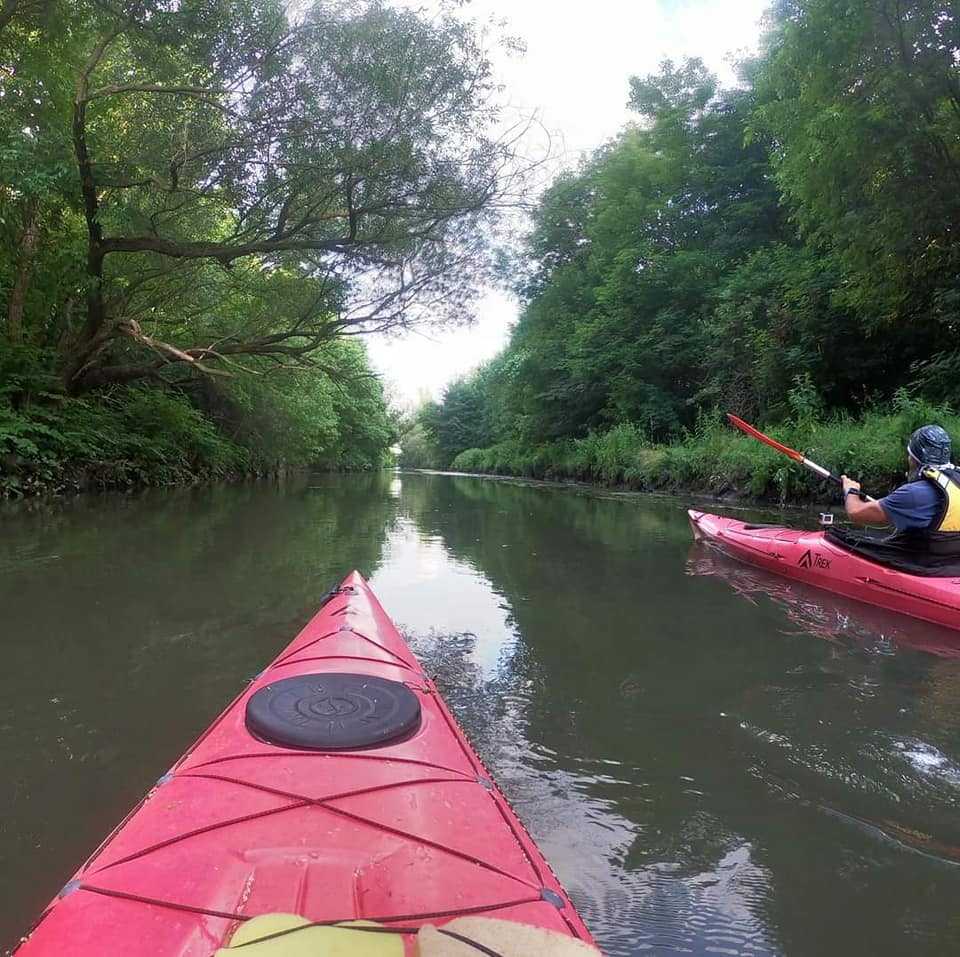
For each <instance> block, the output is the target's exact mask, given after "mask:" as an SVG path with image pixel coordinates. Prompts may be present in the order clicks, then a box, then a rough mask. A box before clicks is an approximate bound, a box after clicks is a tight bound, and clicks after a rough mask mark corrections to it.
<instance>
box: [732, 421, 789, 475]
mask: <svg viewBox="0 0 960 957" xmlns="http://www.w3.org/2000/svg"><path fill="white" fill-rule="evenodd" d="M727 418H728V419H729V420H730V423H731V425H735V426H736V427H737V428H738V429H739V430H740V431H741V432H745V433H746V434H747V435H749V436H752V437H753V438H755V439H757V440H759V441H760V442H763V443H764V444H765V445H769V446H770V448H771V449H776V450H777V451H778V452H782V453H783V454H784V455H789V456H790V458H792V459H793V461H794V462H800V463H801V464H802V463H803V459H804V457H803V453H802V452H798V451H797V450H796V449H791V448H790V447H789V446H788V445H782V444H781V443H780V442H778V441H777V440H776V439H771V438H770V436H769V435H764V434H763V432H761V431H760V430H759V429H755V428H754V427H753V426H752V425H751V424H750V423H749V422H744V421H743V419H741V418H739V417H738V416H736V415H734V414H733V413H732V412H728V413H727Z"/></svg>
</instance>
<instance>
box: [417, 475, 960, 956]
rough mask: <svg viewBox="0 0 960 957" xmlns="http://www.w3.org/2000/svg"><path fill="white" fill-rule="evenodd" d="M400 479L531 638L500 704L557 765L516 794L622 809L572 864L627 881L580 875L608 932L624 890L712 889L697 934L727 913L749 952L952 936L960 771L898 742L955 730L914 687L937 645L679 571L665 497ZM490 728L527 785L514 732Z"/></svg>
mask: <svg viewBox="0 0 960 957" xmlns="http://www.w3.org/2000/svg"><path fill="white" fill-rule="evenodd" d="M403 502H404V505H403V507H404V509H405V511H407V512H408V513H409V515H410V517H412V518H413V519H414V520H415V521H416V522H417V524H418V526H419V527H420V528H421V530H422V531H423V533H424V534H429V535H431V536H441V537H442V538H443V540H444V542H445V545H446V547H447V548H448V549H449V550H450V551H451V552H452V553H453V554H454V555H455V556H457V557H458V558H460V559H461V560H465V561H468V562H469V563H471V564H472V565H473V566H475V567H477V568H478V569H480V570H482V572H483V574H484V575H485V576H486V577H487V578H488V579H489V580H490V582H491V583H492V585H493V588H494V589H495V590H496V591H497V592H499V593H500V594H502V595H503V596H504V597H505V598H506V599H507V601H508V602H509V605H510V608H511V610H512V614H513V618H514V621H515V623H516V627H517V630H518V632H519V633H520V635H521V640H520V642H519V643H518V645H517V647H516V651H515V652H514V653H513V655H512V657H511V658H510V660H509V661H508V662H506V663H505V665H504V675H502V676H501V677H500V679H499V681H500V684H501V687H500V688H499V689H498V690H499V691H500V692H502V693H504V694H506V695H507V696H508V699H509V701H508V704H509V707H510V709H511V711H510V713H511V715H512V719H511V720H512V724H508V725H506V727H508V728H513V731H512V732H511V733H513V734H514V740H515V741H517V740H519V741H522V742H523V744H524V746H525V747H528V748H529V749H530V753H529V754H528V755H526V756H525V758H524V761H525V762H526V764H527V766H528V767H527V777H529V768H530V767H533V768H534V769H536V768H538V767H542V768H543V769H544V773H545V774H549V775H550V778H551V780H552V781H554V782H558V783H557V784H556V787H557V788H558V789H561V790H563V789H568V793H567V794H566V796H565V798H564V800H563V801H551V800H550V799H549V797H546V796H545V794H546V792H545V790H544V789H540V790H539V791H537V789H536V788H534V789H533V790H534V791H536V794H537V800H538V801H539V802H540V805H541V807H540V808H538V807H533V806H529V807H527V808H524V807H521V812H522V813H524V814H525V816H527V817H528V818H530V817H531V815H532V817H533V820H534V821H536V820H537V816H538V815H539V814H541V812H543V813H545V812H546V811H545V809H548V810H549V811H552V812H554V813H565V814H576V813H578V811H576V810H574V808H581V809H582V808H586V811H584V812H583V813H585V814H586V816H587V818H588V820H585V821H584V822H583V826H584V830H585V832H589V833H592V834H594V835H596V836H599V839H600V840H601V841H602V840H603V838H602V835H601V831H602V830H603V828H607V829H609V830H611V831H617V832H618V833H617V836H616V841H614V842H611V843H608V844H602V843H601V844H600V845H598V846H600V847H601V848H602V853H605V854H607V856H608V857H609V860H608V861H606V862H605V867H606V875H604V874H601V873H600V872H599V871H598V870H597V869H596V868H595V866H593V864H592V862H590V861H589V860H584V863H583V865H582V868H581V870H582V871H583V873H584V877H585V880H587V881H590V880H593V881H606V883H607V884H608V885H610V886H612V887H616V888H618V890H619V892H621V893H622V894H623V895H624V896H623V897H622V898H618V899H617V900H615V901H611V900H610V899H607V900H600V899H599V897H598V898H595V899H593V900H591V899H590V895H591V893H593V891H592V890H591V889H590V888H588V887H586V886H582V887H581V888H580V889H581V890H582V893H583V894H584V895H585V897H586V899H587V907H586V910H587V911H588V915H589V914H590V913H591V911H592V912H593V915H594V918H595V920H596V919H599V921H600V924H601V926H603V927H604V929H605V930H606V931H608V932H609V934H610V935H612V936H611V937H609V938H608V940H611V939H612V940H616V936H615V935H616V928H615V927H614V923H615V917H614V915H615V914H621V915H625V914H627V913H629V914H630V915H631V916H630V917H629V920H628V925H629V926H632V927H633V928H637V927H642V926H644V924H645V923H646V922H650V923H651V924H652V925H657V922H662V926H663V927H664V928H666V927H667V925H669V926H670V927H674V928H675V926H676V921H677V920H678V919H679V915H682V914H684V913H687V914H688V915H691V914H692V915H695V914H696V913H697V911H698V908H700V909H701V910H702V911H703V912H704V913H702V914H701V918H702V920H701V923H703V921H706V924H705V925H703V926H701V927H700V929H699V930H697V928H695V927H694V926H693V924H691V926H690V927H689V928H688V930H689V933H690V934H691V935H693V936H691V937H690V938H688V939H686V943H687V944H689V943H690V942H691V940H699V941H700V944H701V945H704V941H707V940H709V938H710V935H711V933H720V934H722V933H723V932H729V933H732V934H733V935H734V937H735V936H736V934H738V933H739V934H741V935H746V934H749V933H753V932H756V933H757V934H759V936H758V937H757V938H756V939H754V940H753V942H752V943H751V944H750V946H749V947H748V946H747V945H748V941H747V937H746V936H742V937H741V938H740V945H742V948H743V949H744V952H762V951H763V950H764V948H774V949H779V948H781V947H782V948H783V949H786V950H788V951H790V952H791V953H819V952H824V951H836V950H839V949H841V948H846V949H848V950H853V951H855V952H870V953H878V954H879V953H887V954H889V953H899V952H902V950H903V949H904V947H905V946H909V947H910V949H911V950H912V951H913V952H917V953H939V952H942V950H943V947H944V942H945V941H952V942H953V943H954V944H955V943H957V942H960V931H958V929H957V927H956V926H955V923H954V919H953V913H954V904H953V901H954V900H955V896H956V893H957V891H958V890H960V878H958V876H957V874H956V873H954V869H953V868H952V866H951V865H949V864H947V863H945V861H946V860H947V859H949V855H940V854H937V853H931V849H936V848H937V847H940V848H943V847H952V846H954V845H955V844H958V843H960V825H957V823H956V821H955V814H954V812H953V808H954V807H955V802H956V798H957V789H958V787H960V775H958V779H957V780H956V781H953V780H952V779H951V777H950V775H949V774H941V775H940V776H939V777H937V776H936V775H931V774H929V773H928V771H927V770H924V768H923V766H922V763H921V764H917V763H913V764H911V763H910V761H909V759H907V758H905V757H904V754H905V753H909V747H910V745H909V742H910V741H920V742H925V741H928V740H931V739H935V740H938V741H940V742H941V748H940V751H939V752H938V753H940V754H941V755H943V754H946V755H949V753H950V752H951V748H952V751H953V753H956V751H957V745H958V741H960V737H958V735H957V733H956V732H957V724H956V722H954V723H953V724H951V725H950V726H948V727H946V728H945V727H943V726H942V725H938V724H937V722H936V721H934V720H931V716H930V712H929V709H926V708H925V706H924V705H923V701H924V700H925V699H926V698H927V697H928V696H929V692H930V690H931V687H932V685H931V681H930V675H931V671H932V670H933V669H932V665H933V662H934V659H931V658H929V657H928V656H926V655H923V654H918V653H916V652H913V651H910V650H906V651H904V650H902V649H901V650H898V649H897V648H896V647H893V648H891V646H890V645H889V643H886V644H885V643H884V642H883V640H880V639H878V640H876V641H873V642H870V641H868V640H865V641H856V642H846V643H844V642H841V643H837V644H834V645H832V646H825V645H824V644H823V643H822V642H818V641H815V640H813V639H811V638H810V637H809V635H807V634H805V633H803V632H804V628H803V624H802V622H801V623H799V625H798V624H797V623H794V625H793V626H791V627H785V623H784V620H783V616H782V612H781V611H780V610H779V609H777V608H776V607H775V606H772V605H770V604H767V603H761V604H759V605H757V606H752V605H750V604H748V603H747V602H744V601H742V599H739V598H737V597H736V596H735V595H733V594H731V593H730V592H729V591H728V590H726V589H724V588H721V587H718V583H716V582H710V581H705V580H702V579H697V578H690V577H688V576H685V575H684V574H683V572H684V568H685V563H686V557H687V552H688V549H689V532H688V528H687V524H686V520H685V517H684V515H683V513H682V510H681V509H679V508H678V507H677V506H676V505H674V504H673V503H670V502H662V503H649V504H647V503H645V504H643V505H642V506H638V505H637V504H636V503H635V502H632V501H630V500H621V501H617V500H614V501H608V500H603V499H597V498H593V497H590V496H588V495H579V494H576V493H571V492H564V491H555V490H542V489H539V488H531V487H524V486H522V485H513V484H510V483H502V482H490V481H482V480H476V479H453V480H451V479H449V478H447V477H439V476H437V477H424V478H423V479H421V478H419V477H418V478H415V479H405V480H404V494H403ZM867 627H869V626H867ZM789 631H792V632H794V634H793V635H792V636H791V635H789V634H785V632H789ZM797 632H800V634H797ZM464 705H465V707H466V708H467V709H468V710H467V713H469V704H468V702H464ZM937 711H938V713H941V712H942V708H939V709H937ZM499 731H500V732H502V731H503V728H502V727H500V728H499ZM482 733H484V734H485V736H486V737H488V738H492V737H495V736H496V734H497V733H498V732H497V731H496V730H494V731H490V730H486V731H485V732H482ZM944 739H945V740H944ZM903 741H906V742H908V745H903V744H902V742H903ZM489 744H490V746H492V747H494V748H495V749H496V754H497V757H496V767H497V769H498V774H501V770H500V769H501V768H502V767H506V768H507V769H508V771H507V782H506V783H507V784H508V785H509V786H510V787H517V786H519V787H520V788H521V791H522V790H523V787H524V785H523V783H522V781H523V780H524V778H523V775H521V774H519V773H518V774H517V775H516V777H515V779H511V778H510V768H511V758H510V754H509V751H510V748H509V745H506V746H504V745H501V746H499V747H498V746H497V745H496V743H495V742H493V741H491V742H489ZM904 747H906V748H907V750H906V752H905V751H904ZM513 760H514V761H516V759H515V758H514V759H513ZM527 790H528V791H530V787H529V785H527ZM604 809H606V810H604ZM624 824H626V825H627V827H626V829H624ZM878 824H879V827H878ZM591 828H593V829H594V830H593V831H591ZM538 833H539V832H538ZM545 849H546V850H547V852H548V855H549V854H554V855H559V856H560V857H561V859H562V857H563V854H564V850H563V848H551V846H550V843H549V840H548V843H547V846H546V848H545ZM580 850H581V851H582V852H583V853H584V854H586V855H589V854H590V848H580ZM942 862H943V863H942ZM611 866H612V868H613V874H614V875H615V877H614V879H613V880H612V881H611V879H610V877H609V873H610V867H611ZM710 888H713V890H709V889H710ZM717 888H723V890H722V891H721V890H718V889H717ZM574 890H575V891H576V890H577V888H576V887H575V888H574ZM710 894H712V895H713V897H712V898H709V895H710ZM704 895H707V896H704ZM718 895H719V896H718ZM601 896H602V895H601ZM607 897H608V898H609V893H608V894H607ZM720 898H722V900H721V899H720ZM581 899H583V898H581ZM710 908H713V910H712V911H710ZM724 908H727V910H724ZM668 910H669V911H670V913H668V912H667V911H668ZM706 911H710V913H711V914H712V916H704V914H705V913H706ZM734 912H736V913H738V914H739V915H740V916H739V917H737V918H736V919H735V918H734V916H731V915H733V914H734ZM811 914H819V915H820V917H819V919H818V920H811V919H810V915H811ZM598 915H599V918H598ZM725 915H726V916H725ZM683 919H684V920H686V919H687V918H683ZM690 919H691V920H693V923H694V924H695V923H696V920H694V919H693V918H690ZM698 919H700V918H698ZM727 920H729V921H733V922H734V924H736V927H735V928H734V929H733V930H731V929H730V927H727V930H726V931H724V930H723V926H722V925H723V924H724V921H727ZM751 921H754V922H755V924H753V925H751ZM621 923H622V922H621ZM731 926H732V925H731ZM751 927H752V928H753V929H752V931H751ZM665 933H666V931H665ZM697 934H700V936H699V937H697V936H696V935H697ZM771 941H776V942H777V943H776V945H774V944H773V943H771ZM654 942H656V940H655V941H654ZM659 942H660V945H661V946H664V945H665V944H667V943H670V940H669V937H663V938H661V939H660V941H659ZM676 943H678V945H679V943H680V942H679V941H677V942H676ZM620 946H622V947H623V950H622V952H624V953H628V952H630V951H629V948H628V947H627V944H626V942H624V941H621V944H620ZM704 946H705V945H704ZM751 947H752V948H753V951H750V948H751ZM618 952H621V951H618Z"/></svg>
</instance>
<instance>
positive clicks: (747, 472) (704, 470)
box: [450, 396, 960, 505]
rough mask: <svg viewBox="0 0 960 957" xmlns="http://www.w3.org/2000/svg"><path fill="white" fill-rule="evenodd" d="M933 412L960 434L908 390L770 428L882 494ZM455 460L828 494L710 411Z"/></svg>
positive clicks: (651, 484) (703, 486)
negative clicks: (651, 434) (650, 431)
mask: <svg viewBox="0 0 960 957" xmlns="http://www.w3.org/2000/svg"><path fill="white" fill-rule="evenodd" d="M928 422H939V423H940V424H942V425H943V426H944V428H946V429H947V431H948V432H950V433H951V434H952V435H954V436H956V437H960V416H957V415H955V414H954V413H953V412H952V410H951V409H950V408H948V407H945V406H935V405H931V404H929V403H926V402H923V401H921V400H916V399H911V398H909V397H906V396H902V397H900V398H899V399H898V400H897V401H896V402H895V404H894V405H893V407H892V408H890V409H888V410H883V411H875V412H868V413H866V414H865V415H864V416H863V418H862V419H860V420H853V419H850V418H847V417H839V416H838V417H834V418H832V419H829V420H826V421H818V420H816V419H814V418H811V417H805V418H798V419H795V420H793V421H791V422H788V423H786V424H782V425H779V426H776V427H772V428H770V429H769V430H768V431H769V433H770V434H771V435H772V436H773V437H774V438H777V439H778V440H780V441H781V442H784V443H786V444H787V445H790V446H792V447H793V448H797V449H801V450H803V451H804V452H805V454H806V455H808V456H809V457H810V458H811V459H813V460H815V461H818V462H820V463H822V464H824V465H826V466H827V467H828V468H831V469H833V470H834V471H838V472H844V471H846V472H848V473H849V474H850V475H851V476H856V477H858V478H860V479H861V480H862V481H863V483H864V486H865V488H867V489H868V490H872V491H875V492H876V493H877V494H882V493H884V492H885V491H886V490H888V489H890V488H892V487H894V486H896V485H898V484H901V483H902V482H903V478H904V470H905V453H904V448H905V446H906V441H907V438H908V437H909V436H910V433H911V432H912V431H913V430H914V429H916V428H918V427H919V426H921V425H924V424H926V423H928ZM450 469H451V470H452V471H454V472H463V473H470V474H492V475H513V476H518V477H528V478H534V479H548V480H559V481H576V482H586V483H589V484H593V485H600V486H604V487H610V488H622V489H626V490H631V491H645V492H663V493H669V494H677V493H684V492H685V493H690V494H698V495H706V496H710V497H713V498H720V499H725V500H727V499H729V500H735V501H744V502H756V503H762V504H778V505H783V504H786V503H791V502H792V503H800V502H803V503H810V502H815V501H817V502H823V501H824V499H825V491H826V490H825V486H824V483H822V482H820V481H819V480H817V479H816V478H815V477H814V476H813V475H812V474H811V473H809V472H807V471H806V470H805V469H802V468H800V467H798V466H796V465H795V464H794V463H792V462H790V461H789V460H788V459H786V458H784V457H783V456H782V455H779V454H778V453H776V452H774V451H772V450H771V449H769V448H767V447H766V446H765V445H762V444H761V443H759V442H756V441H754V440H753V439H748V438H746V437H744V436H742V435H741V434H740V433H738V432H735V431H734V430H733V429H731V428H730V427H728V426H727V425H725V424H724V423H723V422H722V421H721V420H720V419H719V417H712V418H710V419H702V420H701V423H700V425H699V426H698V427H697V429H695V430H694V431H693V432H690V433H688V434H687V435H685V436H684V437H683V438H682V439H681V440H680V441H678V442H675V443H673V444H655V443H651V442H649V440H648V439H647V438H646V436H645V435H644V432H643V430H642V429H641V428H640V427H638V426H636V425H633V424H623V425H618V426H616V427H615V428H613V429H610V430H609V431H607V432H602V433H592V434H590V435H588V436H586V437H584V438H581V439H562V440H557V441H554V442H548V443H543V444H539V445H529V444H526V443H524V442H523V441H522V440H510V441H506V442H500V443H498V444H497V445H494V446H491V447H490V448H486V449H467V450H466V451H464V452H461V453H460V454H459V455H457V456H456V457H455V458H454V460H453V462H452V463H451V464H450Z"/></svg>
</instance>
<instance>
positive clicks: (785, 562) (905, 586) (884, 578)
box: [688, 509, 960, 630]
mask: <svg viewBox="0 0 960 957" xmlns="http://www.w3.org/2000/svg"><path fill="white" fill-rule="evenodd" d="M688 515H689V516H690V524H691V527H692V528H693V534H694V537H695V538H697V539H698V540H700V541H703V542H705V543H707V544H708V545H711V546H713V547H714V548H717V549H719V550H720V551H722V552H723V553H724V554H726V555H729V556H731V557H733V558H737V559H739V560H741V561H744V562H747V563H749V564H750V565H754V566H756V567H757V568H763V569H766V570H767V571H770V572H773V573H774V574H777V575H781V576H783V577H785V578H791V579H794V580H796V581H801V582H805V583H806V584H809V585H813V586H815V587H817V588H822V589H824V590H825V591H829V592H833V593H834V594H836V595H843V596H844V597H846V598H852V599H854V600H856V601H860V602H864V603H866V604H868V605H875V606H877V607H879V608H885V609H887V610H888V611H894V612H899V613H900V614H903V615H910V616H912V617H914V618H920V619H922V620H924V621H929V622H933V623H934V624H937V625H944V626H946V627H947V628H953V629H957V630H960V579H958V578H925V577H921V576H919V575H907V574H904V573H903V572H898V571H896V570H894V569H892V568H885V567H884V566H882V565H877V564H875V563H874V562H871V561H868V560H867V559H865V558H861V557H860V556H859V555H855V554H853V553H852V552H848V551H846V550H844V549H842V548H840V547H839V546H838V545H835V544H833V543H832V542H830V541H828V540H827V539H826V537H825V536H824V533H823V532H806V531H801V530H797V529H791V528H784V527H781V526H776V525H772V526H759V527H758V526H751V525H750V523H747V522H742V521H740V520H739V519H734V518H724V517H722V516H720V515H711V514H710V513H708V512H698V511H695V510H694V509H690V510H689V512H688Z"/></svg>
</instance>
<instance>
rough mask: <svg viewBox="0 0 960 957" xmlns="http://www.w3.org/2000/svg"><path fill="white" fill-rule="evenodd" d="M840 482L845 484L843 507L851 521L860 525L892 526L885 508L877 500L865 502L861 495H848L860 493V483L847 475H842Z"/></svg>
mask: <svg viewBox="0 0 960 957" xmlns="http://www.w3.org/2000/svg"><path fill="white" fill-rule="evenodd" d="M840 481H841V482H842V484H843V507H844V508H845V509H846V510H847V516H848V517H849V518H850V521H852V522H856V523H857V524H858V525H889V524H890V519H889V518H888V517H887V513H886V512H885V511H884V510H883V506H882V505H881V504H880V503H879V502H878V501H877V500H876V499H875V498H868V499H867V500H866V501H864V500H863V499H861V498H860V496H859V495H852V494H848V493H850V492H859V491H860V483H859V482H855V481H854V480H853V479H851V478H847V476H846V475H842V476H841V477H840Z"/></svg>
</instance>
